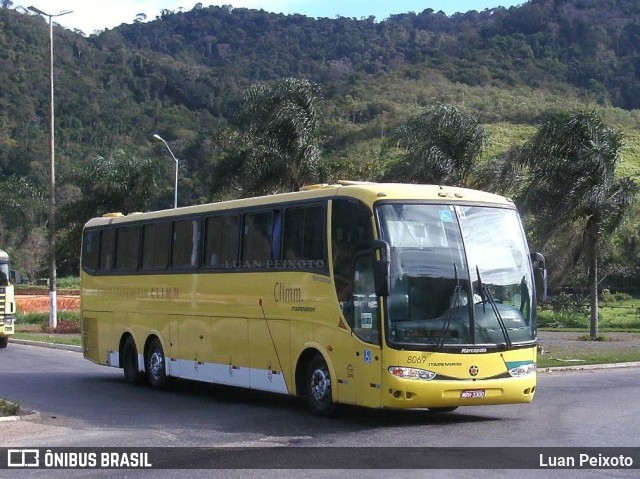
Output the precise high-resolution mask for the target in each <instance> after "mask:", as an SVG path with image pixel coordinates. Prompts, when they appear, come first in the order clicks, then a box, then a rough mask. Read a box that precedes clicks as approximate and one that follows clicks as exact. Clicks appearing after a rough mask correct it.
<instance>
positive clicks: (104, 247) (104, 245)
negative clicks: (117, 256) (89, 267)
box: [99, 228, 115, 272]
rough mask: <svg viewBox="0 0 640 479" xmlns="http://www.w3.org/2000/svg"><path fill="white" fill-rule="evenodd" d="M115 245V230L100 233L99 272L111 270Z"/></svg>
mask: <svg viewBox="0 0 640 479" xmlns="http://www.w3.org/2000/svg"><path fill="white" fill-rule="evenodd" d="M114 243H115V230H114V229H113V228H109V229H105V230H102V231H100V263H99V270H100V271H101V272H107V271H111V270H112V269H113V247H114Z"/></svg>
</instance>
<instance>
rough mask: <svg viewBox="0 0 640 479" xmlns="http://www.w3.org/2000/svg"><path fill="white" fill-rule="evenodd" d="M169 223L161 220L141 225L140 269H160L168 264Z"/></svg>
mask: <svg viewBox="0 0 640 479" xmlns="http://www.w3.org/2000/svg"><path fill="white" fill-rule="evenodd" d="M170 231H171V223H169V222H168V221H161V222H157V223H150V224H146V225H144V226H143V227H142V269H145V270H151V269H154V270H161V269H166V267H167V265H168V264H169V234H170Z"/></svg>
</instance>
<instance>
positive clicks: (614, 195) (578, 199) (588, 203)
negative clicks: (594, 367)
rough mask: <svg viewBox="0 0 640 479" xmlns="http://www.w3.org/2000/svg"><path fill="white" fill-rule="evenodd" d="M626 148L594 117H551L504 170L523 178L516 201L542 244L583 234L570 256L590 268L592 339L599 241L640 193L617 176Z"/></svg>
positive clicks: (590, 114) (595, 324)
mask: <svg viewBox="0 0 640 479" xmlns="http://www.w3.org/2000/svg"><path fill="white" fill-rule="evenodd" d="M622 147H623V137H622V134H621V133H620V132H619V131H616V130H614V129H612V128H610V127H608V126H607V125H606V124H605V123H604V122H603V119H602V118H601V117H600V116H599V115H598V114H596V113H595V112H593V111H576V112H571V113H566V112H563V113H557V114H554V115H551V116H550V117H549V118H548V119H547V120H546V121H545V122H544V123H543V125H542V126H541V127H540V128H539V129H538V131H537V133H536V134H535V135H534V136H533V138H531V139H530V140H529V141H527V142H526V143H525V145H524V146H523V147H522V148H521V149H520V150H519V151H518V152H517V154H514V155H513V156H512V158H511V160H512V161H511V162H510V163H508V164H507V165H506V168H507V170H506V171H508V172H509V173H510V174H513V173H516V174H521V175H522V174H523V176H522V178H523V179H524V182H523V183H522V185H523V187H522V188H521V190H520V192H519V195H518V197H517V201H518V204H519V205H521V207H522V210H523V212H525V213H527V212H528V213H531V214H532V215H534V216H535V217H536V221H535V228H536V234H537V237H538V238H540V239H541V240H542V242H543V245H544V243H549V242H550V241H552V240H553V239H554V236H555V233H557V232H558V231H561V230H562V229H566V226H567V225H573V226H574V228H576V229H577V230H578V231H579V232H580V241H577V242H575V243H574V250H573V251H572V252H571V253H572V254H571V256H572V258H573V263H574V265H575V264H577V262H578V260H580V259H581V258H584V260H585V261H586V263H587V265H588V283H589V290H590V298H591V317H590V328H589V329H590V336H591V338H592V339H596V338H597V336H598V253H599V250H600V247H601V241H602V239H603V238H604V237H606V236H608V235H610V234H611V233H613V231H614V230H615V229H616V228H617V227H618V226H619V225H620V224H621V222H622V220H623V219H624V216H625V213H626V212H627V211H628V209H629V207H630V206H631V205H632V204H633V202H634V201H635V199H636V197H637V194H638V185H637V183H636V182H635V181H634V180H633V179H631V178H626V177H625V178H617V177H616V168H617V166H618V165H619V164H620V161H621V150H622ZM543 249H544V248H543Z"/></svg>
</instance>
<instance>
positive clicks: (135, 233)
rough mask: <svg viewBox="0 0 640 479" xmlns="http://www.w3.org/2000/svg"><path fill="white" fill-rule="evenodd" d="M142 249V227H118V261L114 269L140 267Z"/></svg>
mask: <svg viewBox="0 0 640 479" xmlns="http://www.w3.org/2000/svg"><path fill="white" fill-rule="evenodd" d="M139 250H140V227H139V226H121V227H119V228H116V261H115V266H114V269H116V270H120V271H134V270H136V269H137V268H138V259H139V258H138V257H139Z"/></svg>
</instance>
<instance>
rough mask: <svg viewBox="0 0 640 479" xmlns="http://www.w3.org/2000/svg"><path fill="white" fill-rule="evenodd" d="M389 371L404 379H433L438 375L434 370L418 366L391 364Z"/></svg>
mask: <svg viewBox="0 0 640 479" xmlns="http://www.w3.org/2000/svg"><path fill="white" fill-rule="evenodd" d="M389 373H391V374H392V375H393V376H396V377H399V378H402V379H421V380H422V381H431V380H432V379H433V378H435V377H436V373H434V372H433V371H427V370H426V369H417V368H405V367H401V366H391V367H390V368H389Z"/></svg>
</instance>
